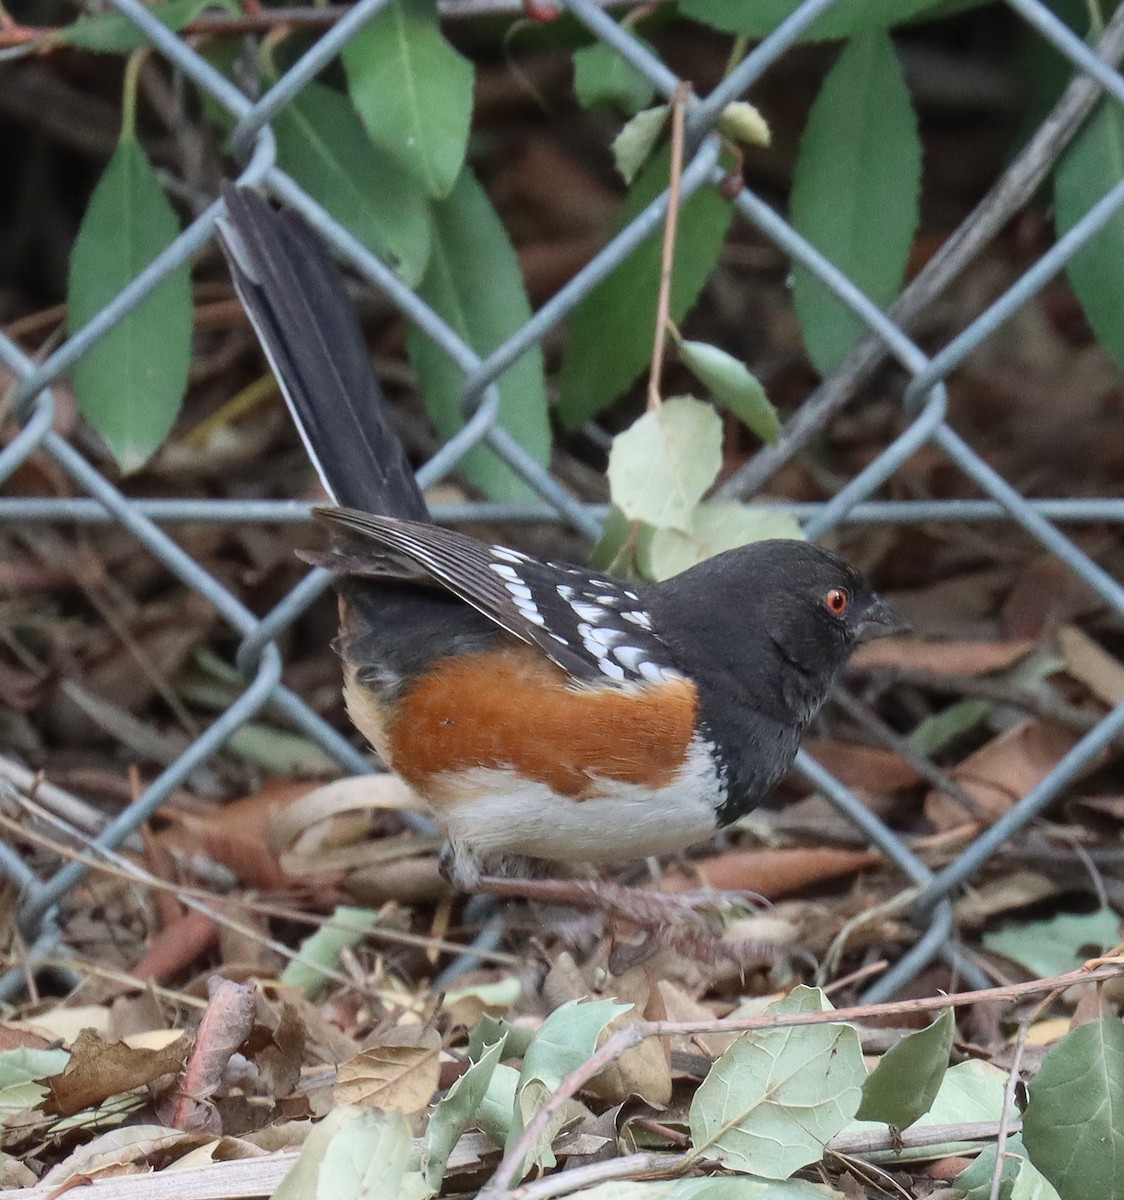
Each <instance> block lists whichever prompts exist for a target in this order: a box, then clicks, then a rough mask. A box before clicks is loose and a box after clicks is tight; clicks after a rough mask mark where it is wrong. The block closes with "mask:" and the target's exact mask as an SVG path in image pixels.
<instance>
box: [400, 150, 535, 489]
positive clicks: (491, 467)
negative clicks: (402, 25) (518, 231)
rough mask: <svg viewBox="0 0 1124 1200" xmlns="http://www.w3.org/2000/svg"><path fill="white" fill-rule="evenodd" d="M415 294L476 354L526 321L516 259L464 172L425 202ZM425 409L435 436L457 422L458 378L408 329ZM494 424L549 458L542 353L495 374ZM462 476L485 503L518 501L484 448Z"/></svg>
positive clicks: (503, 470) (506, 471)
mask: <svg viewBox="0 0 1124 1200" xmlns="http://www.w3.org/2000/svg"><path fill="white" fill-rule="evenodd" d="M418 294H419V295H420V296H421V298H422V299H423V300H425V301H426V302H427V303H429V304H430V305H431V306H432V307H433V308H434V309H435V310H436V311H437V313H438V314H440V316H442V317H444V318H445V320H446V321H447V322H448V323H449V324H450V325H451V326H452V327H453V329H455V330H456V331H457V333H458V334H460V336H461V337H462V338H463V339H464V340H465V341H466V342H467V343H468V344H469V345H470V346H471V347H472V348H473V350H475V351H476V353H477V354H479V355H480V356H481V357H484V356H486V355H488V354H490V353H491V351H493V350H494V349H495V348H496V347H497V346H498V345H499V344H500V343H501V342H503V341H504V340H505V339H506V338H508V337H509V336H510V335H511V334H512V333H514V332H515V331H516V330H517V329H518V328H519V327H520V326H521V325H523V324H524V323H525V322H526V321H528V320H530V317H531V306H530V304H529V303H528V301H527V293H526V291H525V290H524V288H523V278H522V276H521V275H520V273H519V262H518V260H517V259H516V257H515V251H514V249H513V248H512V245H511V242H510V241H509V240H508V236H507V232H506V231H505V230H504V227H503V226H502V225H501V224H500V219H499V217H498V216H496V210H495V209H494V208H493V207H492V203H491V201H490V200H489V199H488V197H487V196H486V195H485V193H484V189H483V188H482V187H481V186H480V184H479V183H477V182H476V177H475V176H474V175H473V174H472V172H471V171H470V170H468V169H466V170H464V171H463V172H462V173H461V176H460V178H459V179H458V180H457V185H456V187H455V188H454V189H453V191H452V194H451V195H450V196H449V198H448V199H447V200H442V201H439V202H437V203H435V204H434V205H433V248H432V250H431V252H430V259H429V268H428V269H427V271H426V273H425V277H424V278H423V279H422V281H421V286H420V287H419V289H418ZM407 346H408V349H409V354H410V361H411V362H412V363H413V364H414V368H415V369H416V371H417V373H418V377H419V380H420V382H421V388H422V394H423V396H424V398H425V405H426V409H427V411H428V412H429V415H430V417H431V418H432V420H433V423H434V425H436V426H437V429H438V430H439V432H440V433H441V435H442V437H445V438H449V437H451V436H452V435H453V434H454V433H456V432H457V430H458V429H460V428H461V427H462V426H463V425H464V417H463V416H462V414H461V406H460V399H461V389H462V388H463V386H464V374H463V372H462V371H461V369H460V368H459V367H458V366H456V364H455V363H453V362H452V361H451V360H450V359H449V358H448V357H447V356H446V354H445V352H444V351H443V350H442V349H441V348H440V347H438V346H437V345H435V344H434V343H433V342H431V341H430V340H429V338H427V337H425V336H424V334H422V333H420V332H419V331H418V330H416V329H411V331H410V334H409V337H408V339H407ZM499 388H500V414H499V423H500V425H501V426H502V427H503V428H504V429H506V430H507V431H508V433H510V434H511V435H512V437H514V438H515V440H516V441H518V442H519V444H520V445H521V446H522V447H523V449H524V450H526V451H527V452H528V453H529V454H531V455H532V456H533V457H534V458H535V459H536V460H537V461H538V462H540V463H543V464H544V465H545V464H546V463H547V462H548V460H549V458H550V421H549V418H548V416H547V404H546V386H545V383H544V382H543V360H542V351H541V350H540V349H539V348H538V347H537V346H535V347H533V348H532V349H530V350H528V351H527V352H526V353H525V354H524V355H523V356H522V357H521V358H520V359H519V360H518V361H517V362H516V363H514V365H512V366H511V367H509V368H508V369H507V370H506V371H505V372H504V373H503V374H502V375H501V376H500V377H499ZM460 469H461V471H462V472H463V473H464V475H465V477H466V478H467V479H469V480H471V482H472V483H473V484H475V485H476V486H477V487H478V488H480V490H481V491H482V492H484V493H485V494H486V495H487V496H489V497H490V498H491V499H493V500H515V499H526V498H527V497H528V496H530V495H531V494H532V492H531V489H530V487H529V486H528V485H527V484H525V483H524V482H523V480H522V479H520V478H519V476H517V475H516V474H515V472H514V471H512V470H511V468H510V467H508V466H507V465H506V464H505V463H504V462H502V461H501V460H500V459H499V458H498V457H497V456H496V454H495V453H494V452H493V451H492V450H489V449H488V448H487V447H482V446H478V447H475V448H474V449H472V450H470V451H469V453H468V454H467V455H466V456H465V457H464V458H463V459H462V460H461V464H460Z"/></svg>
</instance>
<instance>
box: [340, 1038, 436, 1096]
mask: <svg viewBox="0 0 1124 1200" xmlns="http://www.w3.org/2000/svg"><path fill="white" fill-rule="evenodd" d="M440 1056H441V1037H440V1035H439V1034H438V1033H437V1031H436V1030H435V1029H427V1028H420V1027H417V1026H413V1027H411V1026H406V1027H404V1028H403V1027H399V1028H398V1029H392V1030H390V1032H389V1033H387V1034H386V1035H385V1036H384V1038H383V1040H382V1042H381V1044H380V1045H378V1046H372V1047H371V1048H370V1049H368V1050H364V1051H362V1053H360V1054H357V1055H356V1056H355V1057H354V1058H353V1059H351V1061H350V1062H345V1063H343V1064H341V1066H340V1069H339V1072H338V1073H337V1075H336V1086H335V1087H334V1088H333V1089H332V1095H333V1098H334V1100H335V1102H336V1103H337V1104H360V1105H363V1106H364V1107H367V1108H379V1109H382V1111H383V1112H401V1113H416V1112H421V1110H422V1109H423V1108H425V1106H426V1105H427V1104H428V1103H429V1102H430V1100H431V1099H432V1098H433V1093H434V1092H435V1091H436V1090H437V1084H438V1082H439V1080H440V1077H441V1058H440Z"/></svg>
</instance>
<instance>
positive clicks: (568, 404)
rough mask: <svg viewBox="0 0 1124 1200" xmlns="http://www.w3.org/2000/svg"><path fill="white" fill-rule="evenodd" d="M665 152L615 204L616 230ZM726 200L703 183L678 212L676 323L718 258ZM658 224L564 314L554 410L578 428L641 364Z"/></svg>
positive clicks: (653, 180)
mask: <svg viewBox="0 0 1124 1200" xmlns="http://www.w3.org/2000/svg"><path fill="white" fill-rule="evenodd" d="M668 162H669V157H668V152H667V151H666V150H665V151H664V152H663V153H661V154H658V155H656V157H655V158H653V159H652V160H651V161H650V162H649V163H648V164H647V165H646V166H645V168H644V170H643V171H641V173H640V175H639V177H638V179H637V181H636V183H635V185H634V186H633V188H632V190H631V192H630V193H629V196H628V199H627V200H626V201H625V203H624V204H623V205H622V206H621V211H620V214H619V215H618V217H617V221H616V228H617V229H623V228H624V226H625V225H627V224H628V223H629V222H630V221H631V220H632V219H633V217H635V216H636V215H637V213H639V212H640V211H641V210H642V209H644V208H646V207H647V205H648V204H650V203H651V201H652V200H654V199H655V198H656V196H658V195H659V194H660V192H662V191H663V190H664V189H665V188H666V187H667V178H668ZM730 217H731V209H730V206H729V204H727V203H726V201H725V200H723V199H722V197H721V196H719V195H718V193H717V192H716V191H714V190H713V189H712V188H709V187H703V188H700V189H699V190H698V191H697V192H695V193H694V195H692V196H691V197H690V198H689V199H688V200H686V201H685V202H684V203H683V205H682V207H681V209H680V212H679V237H678V243H677V247H676V252H675V273H674V276H673V278H672V284H671V319H672V320H673V321H675V322H676V323H677V324H678V323H680V322H681V321H682V320H683V317H684V316H686V314H687V311H688V310H689V309H690V308H692V307H693V305H694V303H695V301H696V300H697V299H698V297H699V293H700V292H701V291H702V289H703V285H704V284H705V283H706V281H707V279H708V278H709V277H710V273H711V271H713V270H714V266H715V264H716V263H717V262H718V256H719V254H720V253H721V251H722V243H723V242H724V241H725V240H726V230H727V229H728V228H729V226H730ZM662 236H663V231H662V230H661V229H657V230H655V231H654V232H653V234H652V236H651V237H649V238H647V239H646V240H645V241H644V242H643V243H641V245H640V246H639V247H637V249H636V250H634V251H633V253H632V254H631V255H630V256H629V257H628V258H627V259H625V261H624V262H623V263H621V264H620V266H619V267H617V269H616V270H615V271H613V273H612V274H611V275H609V276H608V278H606V279H604V280H602V282H601V283H599V284H598V285H597V287H595V288H594V289H593V291H592V292H590V293H589V295H587V296H586V297H585V299H584V300H582V302H581V303H580V304H579V305H578V306H577V308H576V309H575V310H574V312H573V314H572V315H571V318H570V344H569V346H568V347H567V350H566V359H565V362H564V363H563V365H562V373H561V376H560V378H559V381H558V386H559V402H558V417H559V420H561V422H562V424H563V425H564V426H565V427H566V428H567V429H577V428H579V427H580V426H582V425H584V424H585V422H586V421H588V420H589V419H590V418H591V417H595V416H596V415H597V414H598V413H599V412H601V411H602V410H603V409H605V408H608V406H609V405H610V404H611V403H612V402H613V401H614V400H615V399H616V398H617V397H618V396H619V395H620V394H621V392H623V391H624V390H625V389H626V388H627V387H628V386H629V385H630V384H631V383H632V382H633V380H634V379H635V378H636V377H637V375H639V374H640V372H641V371H643V370H644V368H645V367H646V366H647V365H648V362H649V360H650V358H651V353H652V331H653V330H654V329H655V322H656V295H657V292H658V290H659V278H660V242H661V239H662Z"/></svg>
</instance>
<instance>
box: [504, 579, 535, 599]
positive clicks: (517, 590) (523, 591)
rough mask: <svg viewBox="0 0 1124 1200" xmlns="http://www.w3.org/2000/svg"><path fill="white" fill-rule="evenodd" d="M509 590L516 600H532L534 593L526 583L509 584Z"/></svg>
mask: <svg viewBox="0 0 1124 1200" xmlns="http://www.w3.org/2000/svg"><path fill="white" fill-rule="evenodd" d="M507 590H508V591H509V592H510V593H511V595H512V596H513V597H514V599H515V600H517V601H518V600H531V599H532V598H533V593H532V592H531V589H530V588H529V587H528V586H527V585H526V584H525V583H509V584H508V585H507Z"/></svg>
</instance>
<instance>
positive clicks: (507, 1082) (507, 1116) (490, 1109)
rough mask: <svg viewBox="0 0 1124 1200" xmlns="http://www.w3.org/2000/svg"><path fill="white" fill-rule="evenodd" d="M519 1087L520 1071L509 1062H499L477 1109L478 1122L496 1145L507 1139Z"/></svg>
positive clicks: (502, 1143)
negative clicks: (510, 1065)
mask: <svg viewBox="0 0 1124 1200" xmlns="http://www.w3.org/2000/svg"><path fill="white" fill-rule="evenodd" d="M518 1087H519V1072H518V1071H517V1070H516V1069H515V1068H514V1067H509V1066H508V1065H507V1063H499V1064H498V1065H497V1066H496V1069H495V1070H494V1071H493V1072H492V1078H491V1080H490V1081H489V1083H488V1090H487V1092H486V1093H485V1094H484V1099H483V1100H481V1101H480V1107H479V1108H478V1109H477V1110H476V1118H475V1120H476V1124H477V1125H478V1126H479V1127H480V1128H481V1129H482V1130H483V1131H484V1132H485V1133H486V1134H487V1135H488V1137H489V1138H491V1140H492V1142H493V1144H494V1145H496V1146H502V1145H504V1143H505V1142H506V1141H507V1136H508V1132H509V1131H510V1129H511V1123H512V1121H513V1120H514V1117H515V1092H516V1089H517V1088H518Z"/></svg>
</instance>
